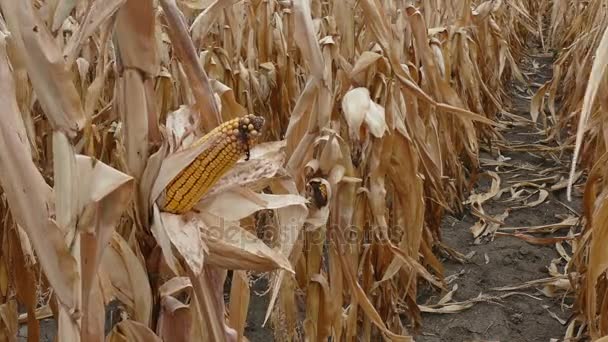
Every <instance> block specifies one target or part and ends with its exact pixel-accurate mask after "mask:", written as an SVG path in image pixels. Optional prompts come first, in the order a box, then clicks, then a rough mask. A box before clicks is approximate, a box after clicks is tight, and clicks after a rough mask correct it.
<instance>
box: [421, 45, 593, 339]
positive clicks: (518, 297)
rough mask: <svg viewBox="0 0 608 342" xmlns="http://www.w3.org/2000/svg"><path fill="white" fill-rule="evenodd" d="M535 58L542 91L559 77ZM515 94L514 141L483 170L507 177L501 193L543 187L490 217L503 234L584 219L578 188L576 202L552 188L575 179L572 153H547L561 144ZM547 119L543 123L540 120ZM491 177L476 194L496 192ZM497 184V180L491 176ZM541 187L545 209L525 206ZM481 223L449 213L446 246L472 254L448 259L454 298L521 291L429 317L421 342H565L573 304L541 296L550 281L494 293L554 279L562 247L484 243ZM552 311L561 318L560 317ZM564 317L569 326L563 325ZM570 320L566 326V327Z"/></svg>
mask: <svg viewBox="0 0 608 342" xmlns="http://www.w3.org/2000/svg"><path fill="white" fill-rule="evenodd" d="M529 54H530V55H531V57H530V58H526V60H524V61H523V63H522V65H521V68H522V69H523V71H524V73H526V74H527V75H528V76H529V78H530V80H531V83H532V85H533V86H532V87H531V88H532V90H534V91H535V90H536V89H538V88H539V86H540V85H542V84H543V83H544V82H546V81H547V80H549V79H551V64H552V59H551V56H549V55H547V54H545V53H542V52H541V51H539V49H538V48H532V47H531V49H530V50H529ZM518 88H519V89H518ZM511 96H512V100H513V106H512V107H513V108H511V110H510V112H511V113H513V114H515V115H516V116H515V117H511V118H508V117H504V118H503V120H505V121H506V123H507V124H508V125H509V126H508V127H507V128H506V129H503V130H502V134H503V135H504V137H505V138H506V140H507V143H506V146H502V147H500V148H499V150H500V154H501V155H502V157H500V156H497V153H496V149H494V151H492V153H482V156H481V157H482V158H486V159H485V162H484V160H483V159H482V167H483V170H482V172H488V171H493V172H496V174H497V175H498V176H499V177H500V189H503V188H508V187H511V186H513V185H514V184H517V183H520V182H525V181H527V182H530V183H534V184H535V185H533V184H530V185H529V186H521V187H516V188H515V189H514V191H515V192H517V191H519V190H521V189H525V190H526V191H525V192H524V193H522V194H520V196H521V199H523V198H525V197H527V196H528V195H529V194H533V195H532V196H531V197H530V198H528V199H527V200H525V201H523V202H524V203H522V201H513V202H507V201H508V200H510V199H511V198H512V192H510V191H507V192H506V193H504V194H503V195H502V196H500V199H498V200H496V199H489V200H488V201H486V202H485V203H484V204H483V206H482V207H483V210H484V211H485V214H486V215H487V216H490V217H493V218H495V219H497V221H504V223H503V224H499V225H498V227H497V228H498V232H499V233H501V232H506V233H515V232H518V231H521V230H517V231H515V230H508V229H509V227H530V226H542V225H549V224H554V223H558V222H562V221H563V220H564V219H565V218H568V217H570V218H571V220H573V221H576V218H577V217H578V216H579V215H578V212H579V211H580V208H579V207H580V202H581V197H580V193H577V191H574V192H573V201H572V202H568V201H567V200H566V190H565V189H559V190H554V191H552V190H551V187H552V186H553V185H555V184H557V183H560V181H561V182H562V183H561V184H563V180H564V179H567V175H568V168H569V165H570V162H569V160H570V158H571V155H570V153H563V154H562V153H560V151H539V149H540V148H542V147H543V146H544V147H552V146H554V145H553V144H545V143H541V142H540V141H541V140H543V139H544V138H545V136H544V135H541V134H539V129H540V128H541V127H542V123H541V124H540V125H537V128H535V127H534V125H533V124H532V123H531V122H526V121H525V120H530V113H529V111H530V98H531V93H529V92H526V90H525V89H523V88H521V86H518V85H516V84H514V85H513V87H512V92H511ZM519 118H521V119H523V120H524V121H522V120H520V119H519ZM540 121H541V120H540V119H539V123H540ZM494 148H496V146H495V147H494ZM497 157H498V158H497ZM490 161H494V162H497V161H504V163H505V164H502V165H501V166H499V167H497V166H496V165H495V164H500V163H493V162H490ZM547 170H548V171H547ZM551 177H554V178H551ZM488 178H489V177H485V178H483V179H480V182H479V183H478V184H477V187H476V189H475V192H476V193H481V194H483V193H487V192H489V191H490V190H489V188H490V186H489V185H490V181H489V180H488ZM489 179H490V180H491V178H489ZM539 190H540V191H542V190H546V191H547V192H548V196H547V198H546V199H545V200H544V201H543V202H542V203H541V204H540V205H538V206H535V207H531V208H528V207H525V208H521V209H520V208H517V207H518V206H524V205H523V204H525V202H527V203H528V204H530V203H532V204H533V203H534V202H535V201H537V200H539V196H541V193H540V191H539ZM508 208H509V210H508V216H507V217H506V218H505V219H504V220H503V217H504V215H505V210H507V209H508ZM469 209H470V207H469ZM478 221H479V217H478V216H476V215H475V214H474V211H472V210H468V212H467V213H466V214H465V215H464V217H462V218H456V217H452V216H447V217H446V218H445V219H444V222H443V227H442V233H443V242H444V243H445V244H446V245H448V246H450V247H451V248H453V249H455V250H457V251H458V252H460V253H462V254H464V255H467V256H470V259H468V260H467V261H466V262H465V263H461V262H458V261H456V260H453V259H449V258H446V259H445V260H444V265H445V274H446V276H448V277H449V278H448V279H449V280H450V281H451V283H450V289H452V288H453V287H454V286H455V285H457V290H456V292H455V293H454V294H453V299H452V301H453V302H461V301H467V300H470V299H472V298H475V297H477V296H479V295H480V294H482V295H487V296H494V297H498V296H503V295H505V294H508V293H513V292H518V293H517V294H513V295H510V296H509V297H507V298H503V299H495V300H492V301H481V302H479V303H476V304H475V305H474V306H472V307H471V308H469V309H467V310H464V311H462V312H458V313H454V314H446V313H424V314H423V328H422V331H421V333H420V334H419V335H418V336H416V337H415V340H416V341H426V342H439V341H441V342H447V341H511V342H517V341H551V339H555V340H554V341H562V340H563V336H564V333H565V330H566V326H567V324H568V319H569V318H570V312H569V311H568V306H569V305H570V304H571V301H572V299H571V298H569V297H566V298H564V296H563V295H558V296H556V297H554V298H548V297H547V296H545V295H544V294H543V293H542V292H541V290H543V286H544V284H538V285H536V286H532V287H530V288H527V289H522V290H512V291H495V290H493V289H495V288H499V287H506V286H517V285H523V284H525V283H526V282H529V281H534V280H539V279H545V278H551V275H550V273H549V266H550V264H551V262H552V260H554V259H557V260H559V259H560V254H558V252H557V250H556V245H555V243H548V244H546V245H539V244H537V243H528V242H526V241H524V240H522V239H520V238H516V237H512V236H502V235H495V236H494V240H493V241H491V240H490V241H483V239H482V241H480V242H479V241H478V242H477V243H476V241H475V240H476V239H475V238H474V237H473V234H472V232H471V230H470V228H471V227H473V226H474V225H475V224H476V223H477V222H478ZM490 223H491V222H490ZM494 227H496V226H494ZM568 228H569V227H565V228H564V229H560V230H557V231H555V232H554V233H553V234H531V233H528V236H532V237H534V238H548V239H551V238H552V237H556V236H560V237H561V236H565V235H566V234H567V233H568ZM549 241H550V240H549ZM535 242H537V241H535ZM538 242H540V241H538ZM563 247H564V248H565V250H566V251H567V253H570V250H569V249H568V246H567V244H565V243H564V244H563ZM564 265H565V262H564V260H563V259H562V260H559V261H557V262H556V266H558V269H559V271H560V272H563V266H564ZM443 295H444V294H438V293H436V292H434V293H433V294H432V295H431V294H429V293H428V292H427V293H424V292H423V293H422V294H421V296H420V300H419V302H420V304H425V303H429V304H436V303H438V301H439V300H440V299H441V298H442V296H443ZM532 296H533V297H532ZM551 313H553V314H554V315H555V317H557V318H555V317H553V315H552V314H551ZM558 318H559V319H561V320H562V322H560V321H558ZM564 322H565V324H562V323H564Z"/></svg>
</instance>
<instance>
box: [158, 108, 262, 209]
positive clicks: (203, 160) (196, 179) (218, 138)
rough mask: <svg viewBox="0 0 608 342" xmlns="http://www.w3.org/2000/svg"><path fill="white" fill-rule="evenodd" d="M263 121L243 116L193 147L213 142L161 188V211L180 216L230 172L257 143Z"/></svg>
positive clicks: (217, 128)
mask: <svg viewBox="0 0 608 342" xmlns="http://www.w3.org/2000/svg"><path fill="white" fill-rule="evenodd" d="M263 125H264V118H262V117H261V116H255V115H251V114H250V115H246V116H244V117H241V118H236V119H232V120H230V121H227V122H224V123H222V124H221V125H219V126H217V127H216V128H215V129H213V130H212V131H211V132H209V133H207V134H205V135H204V136H203V137H202V138H200V139H199V140H197V141H196V142H194V143H193V146H192V147H195V146H199V145H200V144H202V143H204V142H206V141H208V140H209V139H213V140H212V142H211V145H210V147H209V148H208V149H206V150H205V151H204V152H203V153H201V154H200V155H198V156H197V157H196V159H194V160H193V161H192V163H190V165H188V166H187V167H186V168H185V169H183V170H182V171H181V172H180V173H179V174H178V175H177V176H176V177H175V178H174V179H173V180H172V181H171V182H170V183H169V184H168V185H167V187H166V188H165V194H164V195H165V198H164V201H163V202H164V204H163V211H166V212H170V213H174V214H183V213H185V212H187V211H189V210H190V209H192V208H193V207H194V206H195V205H196V203H198V201H199V200H200V199H201V198H202V197H203V195H204V194H205V193H206V192H207V191H209V189H211V187H212V186H213V185H214V184H215V183H216V182H217V181H218V180H219V179H220V178H221V177H222V176H223V175H224V174H225V173H226V172H228V170H230V169H231V168H232V167H233V166H234V164H236V162H237V161H238V160H239V158H240V157H241V156H242V155H243V154H245V155H246V158H247V159H249V148H250V147H251V146H253V145H254V144H255V143H256V142H257V138H258V137H259V136H260V131H261V129H262V126H263Z"/></svg>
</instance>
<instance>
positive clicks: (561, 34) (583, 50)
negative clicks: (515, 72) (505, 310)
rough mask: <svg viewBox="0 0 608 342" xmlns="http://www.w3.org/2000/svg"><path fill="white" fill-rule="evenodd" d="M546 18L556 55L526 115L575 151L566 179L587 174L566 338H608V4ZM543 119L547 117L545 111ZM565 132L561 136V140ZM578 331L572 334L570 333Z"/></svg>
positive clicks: (583, 5) (549, 4)
mask: <svg viewBox="0 0 608 342" xmlns="http://www.w3.org/2000/svg"><path fill="white" fill-rule="evenodd" d="M542 6H545V7H546V8H547V9H548V10H549V12H548V14H547V17H548V18H547V20H548V21H550V26H549V28H548V30H547V40H548V42H549V44H550V48H551V49H554V50H555V51H556V61H555V63H554V65H553V69H554V71H553V74H554V75H553V78H552V80H550V81H549V82H547V83H546V84H545V85H543V86H542V87H541V88H540V89H539V91H538V92H537V93H536V95H535V99H536V101H534V100H533V108H532V112H534V111H536V112H537V113H541V115H543V116H546V117H549V118H550V120H549V121H550V122H551V125H550V126H549V127H548V132H549V137H550V138H553V139H555V140H556V141H558V142H559V143H561V144H563V145H564V146H572V145H574V156H573V160H572V161H573V164H572V173H571V181H570V184H569V187H568V196H569V197H570V196H571V194H572V191H573V184H572V183H573V178H574V174H575V173H576V172H577V171H578V170H577V169H579V168H580V169H583V170H585V171H588V172H586V173H588V175H587V179H586V184H585V186H584V197H583V217H584V225H583V228H582V232H581V234H580V238H579V239H578V240H577V241H576V244H574V246H575V248H574V251H573V253H574V257H573V259H572V262H571V263H570V266H571V267H570V269H569V270H568V271H569V272H570V274H571V279H570V280H571V283H572V286H573V288H574V289H575V290H576V304H575V311H576V313H578V317H577V320H575V321H573V322H572V324H571V327H570V328H569V329H568V330H569V334H570V335H581V334H583V333H588V334H589V335H590V336H591V338H592V339H593V340H596V339H598V338H600V337H603V336H607V335H608V316H606V315H605V314H604V313H605V312H606V310H607V305H608V290H607V289H608V286H607V285H608V283H607V282H606V276H605V275H606V270H607V267H606V265H607V262H608V255H606V241H607V239H608V230H607V227H608V225H607V224H606V215H607V214H608V201H607V198H606V195H607V193H608V187H607V186H606V179H607V178H606V175H607V172H608V169H607V168H606V151H607V149H606V143H607V142H608V140H607V137H606V130H605V126H606V122H608V121H607V119H608V117H607V116H606V113H608V97H606V94H608V72H607V71H606V65H607V63H608V12H607V11H606V8H607V6H608V1H605V0H599V1H590V2H579V1H568V0H559V1H558V0H555V1H544V4H543V5H542ZM546 109H548V113H546V114H545V110H546ZM564 133H565V134H564ZM575 326H576V328H577V329H578V330H579V332H578V333H574V328H575Z"/></svg>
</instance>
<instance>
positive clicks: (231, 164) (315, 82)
mask: <svg viewBox="0 0 608 342" xmlns="http://www.w3.org/2000/svg"><path fill="white" fill-rule="evenodd" d="M0 5H1V10H2V18H1V20H0V87H1V90H2V91H1V92H0V94H2V95H0V103H1V105H2V108H3V110H4V115H3V120H2V122H1V123H0V149H1V151H0V184H1V185H2V194H3V195H2V201H1V202H0V213H1V214H2V215H1V217H2V221H1V222H2V225H1V226H0V232H1V233H0V246H1V248H0V341H14V340H16V334H17V330H18V327H19V324H20V322H22V323H27V327H28V338H29V340H30V341H38V340H39V336H40V327H39V319H41V318H45V317H50V316H53V317H54V318H55V319H56V321H57V322H58V331H57V336H58V337H59V340H60V341H81V340H82V341H101V340H104V339H107V340H109V341H140V340H141V341H161V340H165V341H200V340H208V341H236V340H243V334H244V328H245V326H246V325H247V321H246V317H247V312H248V307H249V303H250V297H251V295H252V293H251V292H252V290H251V282H250V280H251V277H252V274H260V273H264V274H265V275H266V276H267V277H268V278H269V280H270V283H269V284H270V288H269V291H270V294H271V296H270V298H271V300H270V303H269V305H268V313H267V317H266V318H267V320H268V323H269V324H271V325H272V327H273V330H274V334H275V337H276V340H278V341H288V340H305V339H307V340H310V341H322V340H326V339H327V338H328V337H329V336H331V337H332V340H333V341H342V340H348V341H353V340H356V339H357V338H359V339H360V340H364V341H371V340H380V339H381V337H384V338H386V339H388V340H393V341H408V340H411V337H410V336H411V335H412V334H413V332H414V331H415V330H416V329H418V328H419V326H420V320H421V318H420V308H419V306H418V305H417V303H416V297H417V290H418V287H419V286H420V284H421V282H425V283H429V284H431V285H433V286H435V287H436V288H438V289H443V288H444V286H443V284H442V280H443V272H442V265H441V263H440V262H439V259H438V258H437V257H436V254H437V253H438V252H446V253H448V254H455V253H457V252H455V251H453V250H451V249H450V248H449V247H447V246H444V245H443V244H442V243H441V231H440V229H439V224H440V221H441V218H442V217H443V215H444V213H446V212H459V211H461V210H462V209H463V207H462V206H463V204H462V203H463V201H464V200H465V199H466V198H467V196H468V193H469V190H470V187H471V184H473V182H474V181H475V178H476V172H477V169H478V167H479V160H478V153H479V146H480V144H481V143H482V142H484V141H488V142H489V141H491V140H494V139H499V138H500V136H499V134H498V133H497V131H496V130H495V126H496V125H497V123H496V122H497V120H496V119H497V117H498V116H501V115H509V113H507V112H506V108H507V107H508V103H507V96H506V84H507V82H508V81H510V80H513V79H515V80H518V81H520V82H523V83H527V80H526V79H525V76H524V75H523V74H522V73H521V72H520V71H519V70H518V67H517V62H518V60H519V59H520V58H521V57H522V56H523V55H524V50H525V41H526V39H527V38H528V37H531V36H535V35H538V32H541V31H543V29H544V28H543V25H542V23H543V21H542V17H543V13H551V15H550V17H551V26H550V27H549V30H548V31H549V32H550V34H549V35H548V36H546V37H545V40H544V41H543V42H544V44H546V46H547V47H553V48H557V49H560V52H559V56H558V57H559V58H558V60H557V62H556V64H555V76H554V78H553V80H552V81H550V82H549V83H548V84H547V85H546V86H545V87H543V88H541V91H540V92H539V93H541V94H540V95H537V96H536V97H535V99H536V101H534V104H533V108H532V113H533V116H534V117H535V118H536V114H538V118H539V119H540V120H542V122H543V125H544V127H546V129H547V133H548V134H549V137H551V138H555V139H556V140H557V141H559V142H560V143H561V142H562V137H563V135H564V132H563V128H570V131H567V133H565V134H566V136H567V137H566V138H565V142H563V144H564V146H565V148H567V147H568V146H569V145H571V144H572V142H573V141H572V140H573V139H574V138H575V137H578V138H579V139H578V140H577V146H578V144H580V142H581V140H580V139H581V137H582V135H583V133H585V134H587V136H588V137H587V138H585V142H586V143H585V144H584V145H583V146H584V149H583V150H582V152H583V153H582V154H581V159H582V160H584V161H585V163H586V165H587V166H593V169H592V171H591V173H590V176H589V180H588V183H587V188H586V192H585V204H586V206H585V216H586V220H587V222H586V223H587V224H586V226H585V231H584V234H582V236H581V240H580V241H578V243H577V244H576V247H577V248H575V257H574V258H573V259H572V262H571V266H572V267H574V268H573V272H578V274H581V275H583V276H582V277H580V278H579V277H578V276H576V274H575V275H574V276H573V278H572V281H573V285H574V288H575V289H576V291H577V293H578V295H579V297H578V307H579V308H580V310H581V313H582V316H581V321H583V320H584V321H586V323H587V325H582V326H581V329H586V328H587V327H589V328H590V329H589V330H590V333H591V336H593V337H600V336H603V335H607V334H608V317H606V316H601V315H599V313H600V312H602V311H603V312H606V310H608V295H607V294H608V293H607V291H606V289H607V288H608V282H607V281H606V278H605V271H606V265H608V255H606V253H607V252H606V249H605V241H606V240H608V236H606V235H607V234H608V230H606V227H608V226H607V225H606V222H605V221H606V220H607V218H606V215H608V209H607V208H605V207H606V206H608V202H607V200H606V197H607V193H606V192H607V191H608V187H605V186H603V182H605V179H604V173H605V172H606V171H608V170H606V168H605V164H606V163H605V162H606V156H605V151H606V147H605V146H606V145H605V144H606V143H607V142H606V141H605V140H606V138H605V134H606V133H605V132H606V130H605V127H603V120H604V117H603V114H605V112H606V110H607V109H608V103H607V98H606V96H605V94H607V93H608V89H606V87H607V85H608V82H607V81H606V80H607V79H608V77H606V75H605V72H604V71H605V69H606V64H605V63H606V61H607V60H608V56H606V54H608V38H607V37H608V33H605V28H606V26H607V24H608V16H607V15H606V5H607V1H605V0H597V1H590V2H584V3H583V2H579V1H568V0H561V1H557V0H556V1H549V0H546V1H536V0H510V1H498V0H489V1H470V0H468V1H463V0H441V1H440V0H424V1H414V0H410V1H392V0H359V1H355V0H329V1H320V0H312V1H304V0H292V1H280V0H268V1H262V0H249V1H238V0H216V1H206V0H177V2H176V0H159V1H152V0H140V1H136V0H105V1H102V0H92V1H79V2H77V1H70V0H46V1H42V0H23V1H14V0H0ZM538 37H539V38H541V37H540V36H538ZM596 52H597V57H595V58H594V54H595V53H596ZM601 56H604V58H602V57H601ZM602 63H603V64H602ZM595 71H597V72H595ZM602 72H604V74H602ZM587 84H589V85H590V86H589V87H587ZM564 85H566V86H564ZM602 87H603V88H602ZM560 89H572V90H571V91H568V92H567V93H563V94H560V91H559V90H560ZM598 89H599V91H598ZM602 89H603V90H602ZM542 92H548V93H549V97H548V102H547V103H546V104H547V105H548V108H549V111H550V115H547V114H545V103H544V102H545V98H544V93H542ZM596 94H597V95H598V96H597V98H598V99H599V101H597V103H596V104H595V105H594V106H591V104H592V101H591V100H592V99H593V97H594V95H596ZM557 101H559V102H561V103H563V104H562V105H561V106H560V109H559V110H557V109H556V108H557V106H556V105H555V103H556V102H557ZM601 108H603V110H604V112H603V113H602V111H601ZM250 113H253V114H255V115H256V116H260V117H262V118H264V126H263V128H262V129H261V132H260V133H261V135H260V136H259V137H257V133H258V132H257V130H256V132H255V133H256V134H254V136H256V137H257V139H249V137H250V136H251V135H250V133H251V130H252V128H249V131H248V132H249V133H246V132H245V131H239V132H236V131H232V133H231V131H230V129H232V128H233V129H234V130H237V131H238V130H239V129H240V128H239V127H237V126H234V127H232V126H231V128H230V129H228V130H226V131H221V130H219V131H214V132H212V133H210V132H211V131H212V130H213V129H214V128H215V127H217V126H218V125H220V124H222V123H225V122H228V121H229V120H231V119H235V118H241V117H243V116H245V115H247V114H250ZM579 118H580V119H581V122H582V123H583V124H584V126H583V127H588V130H587V131H584V130H582V129H579V130H578V135H575V131H574V129H575V127H573V124H576V123H578V120H579ZM237 121H238V119H237ZM232 138H235V139H244V140H242V141H241V140H232V141H229V139H232ZM199 139H203V140H199ZM226 139H228V140H226ZM235 141H236V142H235ZM229 147H230V149H229ZM216 155H217V156H220V157H217V158H216V157H215V156H216ZM199 156H201V157H199ZM211 156H214V157H211ZM238 158H240V159H238ZM237 159H238V161H237ZM191 163H195V164H191ZM196 163H198V164H196ZM189 168H191V169H189ZM185 169H186V170H189V171H187V172H186V171H185V172H184V173H180V172H181V171H182V170H185ZM188 172H189V173H188ZM196 172H200V175H201V176H198V177H208V178H205V179H208V181H206V183H205V182H201V184H199V185H198V187H197V188H194V189H192V190H190V189H189V188H187V189H186V188H184V189H185V190H188V191H186V192H183V193H179V192H178V191H177V192H173V190H171V189H170V188H171V185H170V184H176V183H173V182H172V180H174V178H175V177H176V176H180V177H181V175H183V174H197V173H196ZM203 175H204V176H203ZM212 176H213V177H215V176H217V177H219V176H221V177H220V178H219V180H217V181H215V182H213V177H212ZM180 184H181V183H180ZM187 184H190V183H187ZM192 186H193V187H195V185H194V183H192ZM195 194H200V196H197V197H193V198H194V199H193V201H194V202H196V205H195V206H194V208H192V210H188V211H187V212H185V213H178V211H176V210H165V209H167V203H169V202H170V201H171V200H175V199H176V198H177V199H178V200H179V199H180V198H182V196H194V195H195ZM201 196H202V197H201ZM199 197H200V198H199ZM180 212H181V210H180ZM605 226H606V227H605ZM602 242H604V244H602ZM228 270H231V271H232V272H230V277H231V279H230V286H231V289H230V292H229V299H228V300H227V301H226V304H225V301H224V290H223V289H224V283H225V281H226V278H227V275H228ZM112 301H118V302H120V306H121V310H122V316H123V317H122V320H121V321H120V322H119V323H118V324H117V325H115V326H114V327H113V328H112V331H111V332H110V333H109V335H108V336H107V337H106V336H104V326H105V325H106V322H105V311H106V310H105V309H106V307H108V305H109V303H110V302H112ZM20 314H23V315H21V316H20ZM598 316H599V318H600V319H599V320H596V318H597V317H598ZM20 317H21V318H20ZM572 329H574V327H573V328H572Z"/></svg>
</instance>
